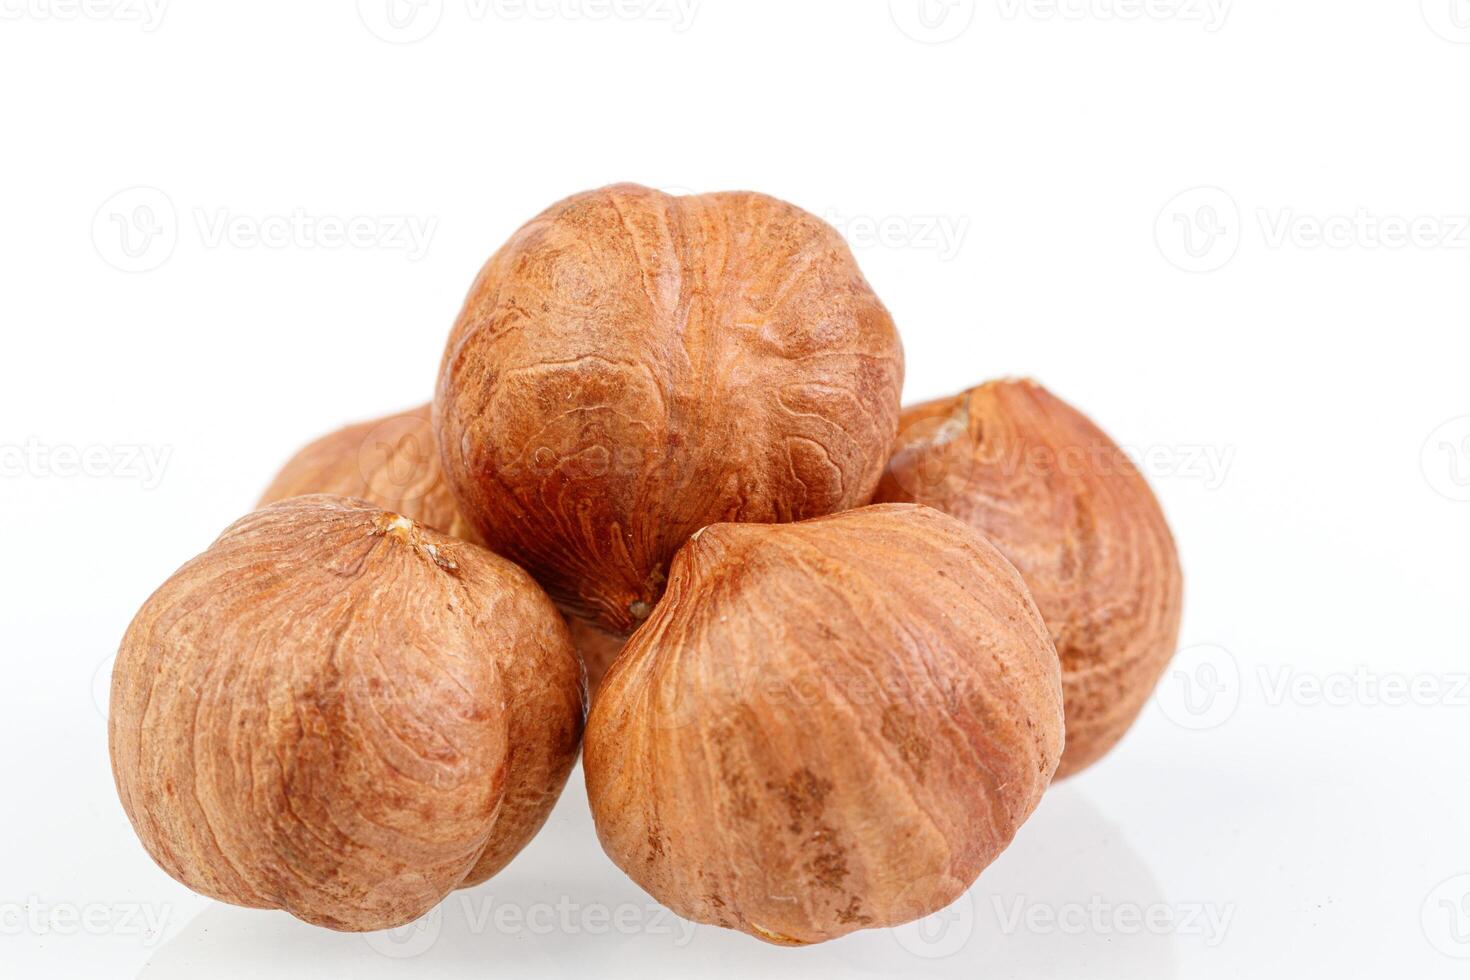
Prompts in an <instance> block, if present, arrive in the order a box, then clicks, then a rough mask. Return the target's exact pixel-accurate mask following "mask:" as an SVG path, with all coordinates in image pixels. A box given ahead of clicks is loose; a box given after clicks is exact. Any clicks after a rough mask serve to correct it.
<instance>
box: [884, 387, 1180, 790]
mask: <svg viewBox="0 0 1470 980" xmlns="http://www.w3.org/2000/svg"><path fill="white" fill-rule="evenodd" d="M876 500H878V501H913V502H917V503H920V504H927V505H929V506H931V507H936V508H938V509H940V510H942V511H945V512H946V513H949V514H953V515H954V516H956V517H958V518H960V519H961V520H963V521H965V522H966V523H967V524H969V525H970V526H971V527H973V528H975V529H976V530H977V531H979V532H980V533H981V534H983V535H985V536H986V537H987V538H989V539H990V540H991V541H992V542H994V544H995V546H996V547H997V548H999V549H1000V550H1001V552H1002V553H1003V554H1004V555H1005V556H1006V557H1007V558H1008V559H1010V561H1011V562H1012V563H1013V564H1014V565H1015V566H1016V568H1017V569H1019V570H1020V572H1021V576H1022V578H1024V579H1025V580H1026V584H1027V586H1028V587H1029V588H1030V589H1031V594H1032V596H1034V597H1035V599H1036V604H1037V606H1038V608H1040V610H1041V615H1042V618H1043V619H1045V620H1046V623H1047V626H1048V628H1049V629H1050V631H1051V635H1052V638H1053V640H1054V641H1055V642H1056V648H1057V654H1058V656H1060V657H1061V663H1062V688H1063V692H1064V695H1065V701H1066V710H1067V751H1066V754H1065V755H1064V756H1063V757H1062V764H1061V766H1060V768H1059V769H1058V770H1057V776H1058V778H1061V777H1063V776H1067V775H1071V774H1073V773H1076V772H1078V771H1080V770H1081V769H1083V768H1085V767H1087V766H1088V765H1091V764H1092V763H1093V762H1095V761H1097V759H1099V758H1100V757H1101V756H1102V755H1103V754H1104V753H1105V752H1107V751H1108V750H1109V749H1110V748H1112V747H1113V745H1114V744H1115V743H1117V741H1118V740H1119V739H1120V738H1122V737H1123V734H1124V732H1126V731H1127V730H1128V727H1129V726H1130V725H1131V724H1132V723H1133V720H1134V719H1135V718H1136V717H1137V716H1138V713H1139V712H1140V711H1141V710H1142V708H1143V705H1144V704H1145V703H1146V702H1147V700H1148V697H1149V694H1150V693H1151V692H1152V691H1153V688H1154V685H1155V684H1156V683H1157V682H1158V679H1159V677H1160V676H1161V675H1162V674H1163V671H1164V667H1165V665H1167V664H1168V662H1169V658H1170V657H1172V656H1173V654H1174V650H1175V647H1176V645H1177V642H1178V638H1179V616H1180V605H1181V596H1182V592H1183V585H1182V581H1181V577H1180V571H1179V556H1178V553H1177V552H1176V551H1175V547H1174V539H1173V536H1172V535H1171V534H1170V533H1169V525H1168V524H1167V522H1166V521H1165V520H1164V514H1163V511H1162V510H1161V509H1160V508H1159V504H1158V501H1157V500H1156V499H1155V498H1154V495H1153V493H1152V491H1150V490H1149V487H1148V483H1147V482H1146V481H1145V480H1144V478H1143V476H1142V475H1141V474H1140V473H1139V472H1138V470H1137V469H1136V468H1135V467H1134V466H1133V464H1132V462H1131V461H1129V459H1128V457H1127V456H1126V455H1125V454H1124V452H1123V451H1122V450H1121V449H1119V448H1118V446H1117V445H1116V444H1115V443H1114V442H1113V441H1112V440H1111V439H1109V438H1108V437H1107V436H1106V435H1105V434H1104V433H1103V432H1102V431H1101V430H1100V429H1098V428H1097V426H1095V425H1093V424H1092V422H1090V421H1089V420H1088V419H1087V418H1086V417H1085V416H1083V415H1082V414H1081V413H1080V412H1078V411H1077V410H1076V409H1074V408H1072V407H1071V406H1069V405H1068V404H1066V403H1065V402H1063V401H1062V400H1061V399H1059V398H1057V397H1056V396H1055V395H1053V394H1051V393H1050V392H1048V391H1047V390H1046V389H1045V388H1043V387H1042V386H1041V385H1039V384H1037V383H1036V382H1034V381H995V382H991V383H989V384H985V385H981V386H980V387H978V388H974V389H972V390H970V391H967V392H964V393H963V394H960V395H958V396H955V397H953V398H945V399H940V400H939V401H933V402H928V403H926V404H922V405H916V406H914V407H912V408H909V409H906V410H905V411H904V413H903V421H902V425H901V431H900V435H899V437H898V441H897V444H896V446H895V450H894V454H893V459H892V460H891V461H890V462H889V464H888V470H887V472H886V473H885V474H884V477H883V481H882V483H881V484H880V485H879V488H878V493H877V497H876Z"/></svg>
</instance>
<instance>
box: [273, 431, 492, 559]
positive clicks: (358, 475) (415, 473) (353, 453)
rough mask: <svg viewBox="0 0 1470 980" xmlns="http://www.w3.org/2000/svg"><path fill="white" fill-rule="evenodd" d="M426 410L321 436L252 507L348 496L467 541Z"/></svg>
mask: <svg viewBox="0 0 1470 980" xmlns="http://www.w3.org/2000/svg"><path fill="white" fill-rule="evenodd" d="M431 409H432V406H430V405H421V406H419V407H418V408H415V409H412V410H410V411H407V412H400V413H398V414H396V415H389V416H387V417H386V418H381V419H374V420H372V421H370V422H359V423H357V424H355V425H349V426H346V427H345V428H342V429H338V430H337V431H336V432H333V433H330V434H328V435H325V436H322V437H321V438H320V439H317V440H316V441H314V442H312V443H310V444H309V445H307V446H306V447H305V448H303V449H302V450H301V451H300V452H298V453H297V454H296V455H295V456H293V457H291V459H290V460H289V461H288V462H287V463H286V465H285V466H283V467H282V468H281V472H280V473H278V474H277V475H276V478H275V479H274V480H272V481H271V485H270V487H269V488H268V489H267V490H266V492H265V494H264V496H262V497H261V498H260V505H259V506H261V507H264V506H266V505H267V504H273V503H276V502H277V501H279V500H285V499H287V498H288V497H297V496H302V495H305V494H313V493H330V494H336V495H338V496H342V497H356V498H358V499H361V500H366V501H368V502H369V503H373V504H377V505H378V506H379V507H381V508H383V509H384V510H389V511H392V512H393V513H395V514H401V515H403V516H404V517H407V518H408V519H409V520H412V521H417V522H418V523H420V524H423V525H425V526H427V527H431V528H433V529H434V530H436V531H442V532H443V533H445V534H452V535H454V536H455V537H463V538H467V539H469V540H474V539H475V538H474V535H473V534H472V533H471V532H470V529H469V527H468V526H467V525H466V524H465V523H464V522H463V521H462V520H460V517H459V511H458V509H457V508H456V506H455V503H454V496H453V494H451V493H450V492H449V487H448V486H446V485H445V483H444V477H443V470H442V469H441V468H440V466H439V444H438V443H437V442H436V441H435V439H434V427H433V424H432V420H431V416H432V411H431Z"/></svg>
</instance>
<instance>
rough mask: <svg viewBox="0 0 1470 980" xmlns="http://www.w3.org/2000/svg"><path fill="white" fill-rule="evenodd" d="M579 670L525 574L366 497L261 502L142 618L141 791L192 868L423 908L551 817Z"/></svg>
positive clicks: (565, 763)
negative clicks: (265, 504)
mask: <svg viewBox="0 0 1470 980" xmlns="http://www.w3.org/2000/svg"><path fill="white" fill-rule="evenodd" d="M582 718H583V693H582V687H581V670H580V667H579V665H578V664H577V663H576V659H575V657H574V656H573V653H572V649H571V643H570V639H569V637H568V635H567V631H566V626H565V625H564V624H563V623H562V621H561V618H560V617H559V616H558V615H557V613H556V610H555V608H554V607H553V606H552V604H551V601H550V600H549V599H548V598H547V597H546V595H545V594H544V593H543V592H542V591H541V590H540V589H539V588H538V587H537V586H536V584H535V583H534V582H533V581H532V580H531V578H530V576H528V575H527V574H526V573H525V572H523V571H521V570H520V569H519V568H517V567H515V566H514V565H512V564H511V563H510V562H508V561H505V560H503V559H501V558H498V557H497V556H495V555H494V554H491V553H490V552H488V551H486V550H484V549H482V548H478V547H476V546H474V545H471V544H467V543H464V542H462V541H458V540H456V539H453V538H450V537H447V536H444V535H441V534H438V533H436V532H434V531H431V530H429V529H428V528H425V527H422V526H420V525H418V524H415V523H414V522H412V521H410V520H408V519H406V518H404V517H402V516H400V515H397V514H393V513H389V512H387V511H383V510H380V509H378V508H376V507H373V506H372V505H370V504H367V503H365V502H362V501H354V500H347V499H344V498H339V497H330V496H324V495H321V496H304V497H295V498H292V499H290V500H286V501H283V502H281V503H278V504H274V505H272V506H270V507H267V508H265V509H263V510H260V511H257V512H255V513H253V514H250V515H249V516H247V517H244V518H242V519H241V520H239V521H237V522H236V523H235V524H234V525H232V526H231V527H230V528H228V529H227V530H226V531H225V532H224V533H223V534H222V535H221V536H220V537H219V539H218V540H217V541H215V543H214V544H213V545H211V546H210V547H209V548H208V550H206V551H205V552H204V553H203V554H201V555H199V556H198V557H197V558H195V559H193V560H192V561H190V562H189V563H188V564H186V565H184V566H183V567H182V568H181V569H179V570H178V571H177V572H176V573H175V574H174V575H173V576H172V577H171V578H170V579H169V580H168V581H167V582H165V583H164V585H163V586H162V587H161V588H159V590H158V591H157V592H155V593H154V594H153V596H152V597H150V598H149V599H148V601H147V602H146V603H145V604H144V605H143V608H142V609H141V610H140V611H139V613H138V615H137V617H136V618H135V619H134V620H133V622H132V625H131V626H129V628H128V631H127V634H126V636H125V637H124V638H123V642H122V647H121V649H120V650H119V652H118V657H117V663H116V667H115V669H114V673H113V686H112V705H111V712H110V720H109V729H110V731H109V735H110V749H111V756H112V766H113V773H114V776H115V778H116V781H117V787H118V794H119V796H120V797H121V799H122V804H123V809H124V810H125V811H126V812H127V814H128V817H129V819H130V820H131V821H132V823H133V827H134V828H135V829H136V830H137V833H138V836H139V837H140V838H141V839H142V841H143V844H144V846H145V847H146V848H147V849H148V851H149V853H150V854H151V855H152V856H153V858H154V859H155V860H156V861H157V862H158V863H159V864H160V865H161V866H162V867H163V868H164V870H165V871H167V872H168V873H169V874H171V875H172V876H173V877H175V878H177V879H178V880H179V881H181V882H183V883H184V884H186V885H188V886H189V887H190V888H192V889H194V890H195V891H197V892H201V893H202V894H205V895H208V896H210V897H212V898H216V899H219V900H221V901H225V902H230V903H233V904H236V905H245V906H250V907H256V908H280V909H285V910H286V911H288V912H290V913H291V914H293V915H295V916H297V917H298V918H301V919H304V920H305V921H307V922H311V923H315V924H318V925H323V926H328V927H330V928H334V929H344V930H364V929H381V928H387V927H392V926H397V925H401V924H403V923H406V922H410V921H412V920H413V919H415V918H417V917H418V916H420V915H422V914H423V913H424V912H426V911H428V910H429V909H430V908H432V907H433V906H434V905H435V904H436V903H438V902H439V901H440V900H441V899H442V898H443V897H444V896H445V895H446V894H447V893H448V892H449V891H450V890H451V889H453V888H454V887H456V886H457V885H460V884H461V883H463V882H465V881H466V880H467V876H468V877H469V878H474V877H476V876H483V875H487V874H489V873H491V872H493V870H495V869H496V868H498V867H500V866H501V865H503V864H504V863H505V862H506V861H507V860H508V859H509V858H510V856H511V855H513V854H514V853H515V852H516V851H517V850H519V849H520V847H521V846H522V845H524V844H525V842H526V841H527V840H528V839H529V838H530V837H531V835H532V834H533V833H534V832H535V830H536V829H537V827H539V826H540V824H541V823H542V822H543V821H544V820H545V818H546V815H547V812H548V811H549V810H550V807H551V804H552V802H553V801H554V800H555V798H556V796H557V794H558V793H559V792H560V789H561V786H562V785H563V783H564V782H565V780H566V776H567V774H568V772H569V771H570V769H571V766H572V763H573V761H574V758H575V755H576V751H577V742H578V738H579V736H580V734H581V727H582Z"/></svg>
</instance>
